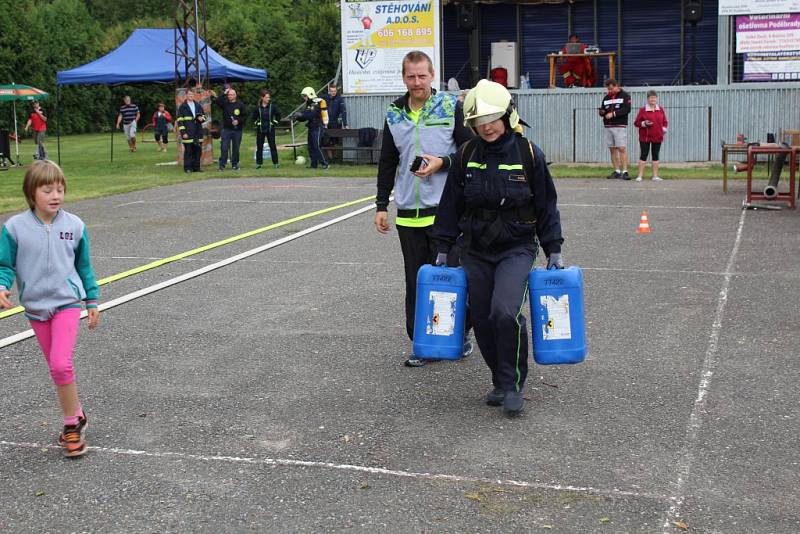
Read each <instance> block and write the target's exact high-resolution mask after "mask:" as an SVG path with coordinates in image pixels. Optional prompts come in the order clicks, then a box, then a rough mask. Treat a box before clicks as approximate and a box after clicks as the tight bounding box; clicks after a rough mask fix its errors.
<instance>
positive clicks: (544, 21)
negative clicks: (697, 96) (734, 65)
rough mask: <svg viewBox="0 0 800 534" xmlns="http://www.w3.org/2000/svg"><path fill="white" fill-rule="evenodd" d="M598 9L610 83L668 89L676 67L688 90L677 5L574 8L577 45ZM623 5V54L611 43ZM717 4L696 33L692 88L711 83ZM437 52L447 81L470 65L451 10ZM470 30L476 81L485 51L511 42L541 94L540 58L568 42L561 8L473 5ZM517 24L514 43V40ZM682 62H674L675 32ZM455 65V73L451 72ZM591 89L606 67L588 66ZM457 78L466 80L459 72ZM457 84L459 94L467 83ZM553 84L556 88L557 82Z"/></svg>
mask: <svg viewBox="0 0 800 534" xmlns="http://www.w3.org/2000/svg"><path fill="white" fill-rule="evenodd" d="M595 1H596V3H597V28H598V35H597V40H598V41H599V42H598V43H597V44H599V46H600V49H601V50H604V51H616V52H617V53H618V60H619V61H618V64H619V65H620V66H621V69H618V71H617V73H616V76H617V78H618V79H620V80H621V81H622V83H624V84H627V85H670V84H672V83H673V80H675V81H676V83H681V79H680V72H681V66H682V64H685V65H686V71H685V73H684V74H685V76H684V81H685V83H687V84H688V83H690V77H689V66H690V63H686V60H687V59H689V58H690V55H691V46H690V45H691V32H692V30H691V25H689V24H688V23H684V22H683V21H682V20H681V0H672V1H670V2H664V1H662V0H627V1H626V0H576V1H575V3H574V4H572V6H573V28H572V29H573V31H574V32H575V33H577V34H578V36H579V37H580V38H581V40H582V42H584V43H587V44H594V43H595V35H594V16H595V13H594V11H595ZM620 2H622V6H621V7H622V30H623V31H622V48H621V50H619V43H618V41H617V16H618V8H619V7H620ZM717 9H718V0H703V10H704V17H703V20H702V21H701V22H700V23H699V24H698V25H697V63H696V78H695V80H696V81H697V82H703V83H716V76H717V64H716V57H717V22H718V19H717V17H716V12H717ZM443 11H444V16H443V28H442V31H443V50H444V63H445V69H444V70H445V77H444V79H445V80H446V79H447V78H449V77H450V76H452V75H454V74H455V72H456V71H458V69H459V68H460V67H461V66H462V65H463V64H464V62H465V61H467V60H468V59H469V50H468V48H469V46H468V37H467V33H466V32H464V31H462V30H459V29H457V25H456V6H455V5H454V4H448V5H446V6H445V7H444V10H443ZM477 13H478V17H477V22H478V25H479V34H480V41H481V51H480V75H481V76H487V65H488V61H489V56H490V43H492V42H494V41H501V40H507V41H517V42H518V44H519V50H520V68H521V73H522V74H524V73H526V72H527V73H529V75H530V80H531V83H532V87H534V88H541V87H546V86H547V81H548V79H547V78H548V65H547V61H546V59H545V56H546V55H547V54H550V53H553V52H557V51H558V50H560V49H561V47H562V46H563V44H564V43H565V42H566V41H567V36H568V34H569V30H568V20H569V17H568V7H567V4H566V3H560V4H536V5H530V4H523V5H520V6H519V13H520V16H519V19H520V20H519V21H517V5H516V4H510V3H509V4H479V5H478V8H477ZM517 22H519V26H520V29H521V35H519V37H517ZM682 26H683V29H684V30H685V33H684V57H683V63H682V61H681V39H680V37H681V27H682ZM456 65H457V66H456ZM595 70H596V73H597V76H596V78H597V82H596V83H597V85H598V86H599V85H600V84H602V81H603V80H604V79H606V78H607V77H608V61H607V60H606V59H605V58H599V59H597V60H595ZM464 72H467V71H466V70H465V71H464ZM463 74H464V73H462V75H461V76H459V78H458V79H459V83H460V84H461V87H466V86H467V84H466V83H465V82H467V79H468V78H469V76H464V75H463ZM560 78H561V77H560V76H558V80H559V83H560V82H561V80H560Z"/></svg>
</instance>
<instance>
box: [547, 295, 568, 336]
mask: <svg viewBox="0 0 800 534" xmlns="http://www.w3.org/2000/svg"><path fill="white" fill-rule="evenodd" d="M540 302H541V304H542V306H544V307H545V309H546V310H547V317H546V320H545V321H543V324H542V338H544V340H545V341H549V340H556V339H572V329H571V328H570V325H569V295H561V296H560V297H559V298H555V297H553V296H551V295H542V296H541V297H540Z"/></svg>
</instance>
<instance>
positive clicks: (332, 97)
mask: <svg viewBox="0 0 800 534" xmlns="http://www.w3.org/2000/svg"><path fill="white" fill-rule="evenodd" d="M323 98H324V99H325V102H326V103H327V104H328V128H347V106H346V105H345V101H344V98H342V95H340V94H339V88H338V87H337V86H336V84H330V85H329V86H328V94H327V95H325V96H324V97H323ZM323 141H324V145H325V146H333V145H338V144H340V143H341V139H332V138H327V139H324V140H323ZM326 152H327V153H328V159H329V160H330V159H333V150H327V151H326Z"/></svg>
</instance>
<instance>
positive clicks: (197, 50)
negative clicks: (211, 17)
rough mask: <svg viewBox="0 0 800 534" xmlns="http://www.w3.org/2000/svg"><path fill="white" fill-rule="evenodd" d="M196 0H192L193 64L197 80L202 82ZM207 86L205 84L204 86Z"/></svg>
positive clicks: (198, 19)
mask: <svg viewBox="0 0 800 534" xmlns="http://www.w3.org/2000/svg"><path fill="white" fill-rule="evenodd" d="M198 9H199V7H198V4H197V0H194V65H195V72H196V73H197V81H198V82H200V83H203V81H204V80H203V78H201V76H200V36H199V35H197V34H198V32H199V31H200V18H199V13H198ZM205 87H207V85H206V86H205Z"/></svg>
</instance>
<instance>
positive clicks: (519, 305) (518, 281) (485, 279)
mask: <svg viewBox="0 0 800 534" xmlns="http://www.w3.org/2000/svg"><path fill="white" fill-rule="evenodd" d="M537 247H538V244H536V243H533V244H528V245H521V246H517V247H513V248H511V249H508V250H503V251H499V252H496V253H493V252H483V251H476V250H473V249H470V250H469V251H468V252H467V253H466V254H464V255H462V257H461V262H462V265H463V266H464V271H465V272H466V274H467V287H469V309H470V311H471V312H472V313H471V314H472V323H473V326H474V328H475V338H476V340H477V341H478V347H480V349H481V354H482V355H483V359H484V360H485V361H486V365H487V366H489V369H491V371H492V384H493V385H494V386H495V387H498V388H501V389H502V390H503V391H521V390H522V386H523V385H524V383H525V378H526V377H527V375H528V329H527V326H526V320H525V316H524V315H523V311H524V310H523V307H524V305H525V301H526V297H527V296H528V274H529V273H530V271H531V268H532V267H533V262H534V261H535V260H536V252H537Z"/></svg>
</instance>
